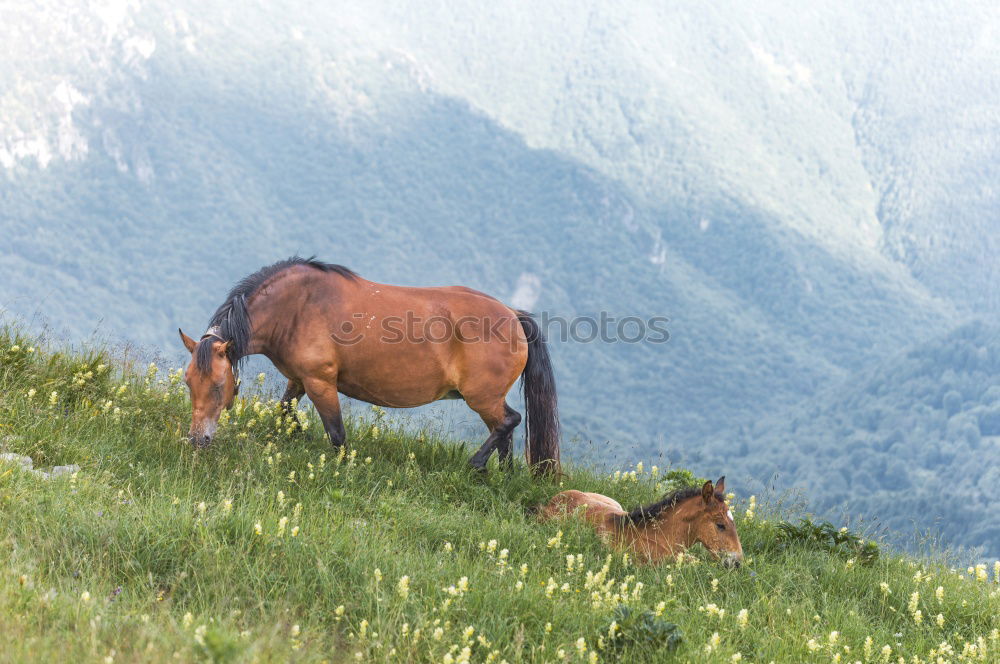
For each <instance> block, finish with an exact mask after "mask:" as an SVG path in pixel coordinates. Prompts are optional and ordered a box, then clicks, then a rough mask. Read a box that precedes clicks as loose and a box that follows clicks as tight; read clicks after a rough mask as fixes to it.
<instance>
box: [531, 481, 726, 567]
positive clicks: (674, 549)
mask: <svg viewBox="0 0 1000 664" xmlns="http://www.w3.org/2000/svg"><path fill="white" fill-rule="evenodd" d="M725 489H726V478H725V477H720V478H719V481H718V482H716V484H715V486H714V487H713V486H712V483H711V482H705V484H704V485H703V486H702V487H701V488H700V489H699V488H698V487H692V488H689V489H681V490H679V491H675V492H674V493H671V494H670V495H668V496H666V497H665V498H664V499H663V500H661V501H659V502H657V503H653V504H652V505H647V506H646V507H639V508H636V509H634V510H632V511H631V512H626V511H625V510H623V509H622V506H621V505H619V504H618V503H617V502H616V501H614V500H612V499H611V498H608V497H607V496H603V495H601V494H599V493H584V492H582V491H563V492H562V493H560V494H557V495H556V496H555V497H554V498H552V500H550V501H549V502H548V504H547V505H545V507H543V508H542V510H541V514H540V518H542V519H552V518H557V517H563V516H566V515H568V514H574V513H576V512H577V511H578V510H579V511H581V512H582V516H583V518H584V519H585V520H586V521H587V523H589V524H590V525H592V526H594V528H596V529H597V532H598V534H599V535H601V537H602V538H604V539H606V540H610V541H611V542H612V544H614V545H615V546H617V547H619V548H625V549H631V550H632V551H634V552H635V554H636V556H638V557H639V558H640V559H643V560H646V561H648V562H650V563H656V562H659V561H661V560H663V559H664V558H672V557H674V556H676V555H677V554H678V553H681V552H683V551H686V550H687V549H688V548H690V547H691V546H693V545H694V544H695V543H696V542H700V543H701V544H702V546H704V547H705V548H706V549H708V551H709V552H710V553H711V554H712V556H713V557H715V558H716V559H719V558H721V559H722V562H723V564H724V565H726V566H727V567H739V566H740V564H741V563H742V561H743V547H742V546H741V545H740V536H739V535H738V534H737V533H736V524H734V523H733V514H732V512H731V511H730V510H729V508H728V507H727V506H726V499H725V497H724V494H723V492H724V491H725Z"/></svg>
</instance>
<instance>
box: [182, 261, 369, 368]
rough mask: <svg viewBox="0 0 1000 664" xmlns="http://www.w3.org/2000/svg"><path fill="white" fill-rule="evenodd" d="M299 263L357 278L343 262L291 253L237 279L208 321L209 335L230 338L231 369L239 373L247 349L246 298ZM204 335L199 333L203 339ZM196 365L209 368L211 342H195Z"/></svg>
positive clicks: (248, 340)
mask: <svg viewBox="0 0 1000 664" xmlns="http://www.w3.org/2000/svg"><path fill="white" fill-rule="evenodd" d="M297 265H302V266H305V267H311V268H313V269H315V270H319V271H321V272H333V273H334V274H339V275H340V276H342V277H345V278H347V279H356V278H357V276H358V275H357V274H356V273H354V272H353V271H352V270H349V269H348V268H346V267H344V266H343V265H334V264H333V263H324V262H323V261H318V260H316V257H315V256H311V257H309V258H302V257H301V256H292V257H291V258H287V259H285V260H283V261H278V262H277V263H274V264H273V265H268V266H266V267H262V268H261V269H259V270H257V271H256V272H254V273H253V274H250V275H247V276H245V277H243V278H242V279H240V280H239V281H238V282H236V285H235V286H233V288H232V290H230V291H229V295H227V296H226V300H225V302H223V303H222V304H220V305H219V308H218V309H216V310H215V313H214V314H212V318H211V320H209V322H208V329H209V330H210V331H211V333H210V335H208V334H206V336H208V337H209V338H210V339H213V338H214V339H218V340H220V341H228V342H231V343H230V345H229V351H228V356H229V362H230V363H231V364H232V365H233V372H234V373H236V374H237V375H238V374H239V365H240V364H242V360H243V359H244V358H245V357H246V356H247V351H248V350H249V349H250V333H251V329H250V313H249V312H248V311H247V300H248V299H250V298H251V297H252V296H253V294H254V293H256V292H257V290H258V289H259V288H260V287H261V286H263V285H264V283H265V282H267V281H268V280H269V279H271V277H273V276H275V275H277V274H278V273H280V272H283V271H285V270H287V269H289V268H291V267H295V266H297ZM205 338H206V337H202V340H204V339H205ZM195 365H196V366H197V367H198V370H199V371H201V372H202V373H208V372H209V371H211V369H212V343H211V341H210V342H209V343H202V341H199V342H198V347H197V348H196V349H195Z"/></svg>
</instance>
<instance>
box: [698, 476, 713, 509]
mask: <svg viewBox="0 0 1000 664" xmlns="http://www.w3.org/2000/svg"><path fill="white" fill-rule="evenodd" d="M701 499H702V500H704V501H705V504H706V505H711V504H712V501H713V500H715V489H713V488H712V480H708V481H707V482H705V483H704V484H702V485H701Z"/></svg>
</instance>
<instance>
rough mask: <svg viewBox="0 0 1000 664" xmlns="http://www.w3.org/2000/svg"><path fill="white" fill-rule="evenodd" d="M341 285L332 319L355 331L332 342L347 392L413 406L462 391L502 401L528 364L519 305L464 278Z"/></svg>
mask: <svg viewBox="0 0 1000 664" xmlns="http://www.w3.org/2000/svg"><path fill="white" fill-rule="evenodd" d="M338 285H339V287H340V290H339V291H338V292H337V293H336V296H337V298H338V303H337V304H338V311H339V312H340V313H339V319H337V320H331V321H329V323H330V325H331V327H333V329H334V330H336V328H337V326H338V325H340V324H342V323H341V322H342V321H343V322H346V323H348V327H349V328H350V329H352V330H353V331H355V332H356V333H357V338H356V341H354V342H353V343H351V344H349V345H348V344H340V345H337V346H336V347H335V348H334V352H335V354H336V363H337V365H338V367H339V372H338V373H339V376H338V380H339V385H340V387H341V388H342V389H341V391H342V392H343V393H344V394H347V395H348V396H352V397H355V398H359V399H362V400H364V401H369V402H371V403H379V404H382V405H387V406H395V407H408V406H418V405H422V404H426V403H430V402H431V401H435V400H437V399H441V398H453V397H455V396H457V395H461V396H462V397H463V398H465V400H466V401H467V402H469V405H470V406H473V408H474V409H475V408H476V406H477V405H480V404H483V403H490V404H494V403H500V401H501V400H502V398H503V396H504V395H505V394H506V393H507V391H508V390H509V389H510V387H511V386H512V385H513V383H514V382H515V381H516V380H517V377H518V376H520V375H521V371H522V370H523V369H524V366H525V363H526V361H527V343H526V340H525V334H524V330H523V328H522V327H521V323H520V321H519V320H518V317H517V316H518V315H517V312H516V311H514V310H513V309H511V308H510V307H507V306H506V305H504V304H503V303H502V302H500V301H499V300H497V299H495V298H493V297H490V296H488V295H486V294H484V293H481V292H479V291H476V290H474V289H471V288H466V287H464V286H446V287H412V286H394V285H389V284H381V283H377V282H372V281H368V280H365V279H357V280H355V281H352V282H340V283H339V284H338ZM496 409H499V410H500V411H502V404H500V405H499V406H496Z"/></svg>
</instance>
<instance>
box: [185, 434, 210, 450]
mask: <svg viewBox="0 0 1000 664" xmlns="http://www.w3.org/2000/svg"><path fill="white" fill-rule="evenodd" d="M188 441H189V442H190V443H191V445H192V446H193V447H194V448H195V449H204V448H206V447H208V446H209V445H210V444H211V442H212V437H211V436H208V435H204V436H196V435H194V434H189V435H188Z"/></svg>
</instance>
